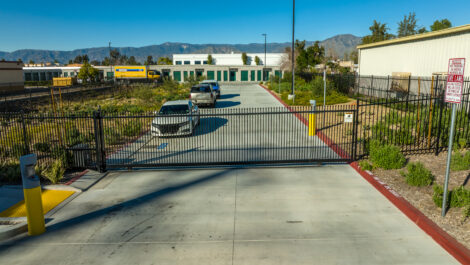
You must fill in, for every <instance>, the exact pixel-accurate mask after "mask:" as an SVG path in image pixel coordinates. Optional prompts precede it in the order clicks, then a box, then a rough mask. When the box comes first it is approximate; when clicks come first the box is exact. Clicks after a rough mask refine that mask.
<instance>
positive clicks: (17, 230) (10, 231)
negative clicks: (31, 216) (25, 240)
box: [0, 222, 28, 242]
mask: <svg viewBox="0 0 470 265" xmlns="http://www.w3.org/2000/svg"><path fill="white" fill-rule="evenodd" d="M25 232H28V223H27V222H21V223H19V224H15V225H11V226H9V227H8V228H5V229H0V242H1V241H4V240H7V239H10V238H12V237H15V236H17V235H19V234H22V233H25Z"/></svg>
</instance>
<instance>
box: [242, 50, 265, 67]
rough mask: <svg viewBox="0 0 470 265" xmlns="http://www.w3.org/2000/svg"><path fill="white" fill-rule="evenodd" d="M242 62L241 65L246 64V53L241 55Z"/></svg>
mask: <svg viewBox="0 0 470 265" xmlns="http://www.w3.org/2000/svg"><path fill="white" fill-rule="evenodd" d="M242 62H243V65H247V64H248V55H246V52H244V53H242ZM265 64H266V62H265Z"/></svg>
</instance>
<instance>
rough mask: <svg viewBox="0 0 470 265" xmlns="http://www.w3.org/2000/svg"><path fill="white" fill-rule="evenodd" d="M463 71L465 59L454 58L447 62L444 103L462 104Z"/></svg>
mask: <svg viewBox="0 0 470 265" xmlns="http://www.w3.org/2000/svg"><path fill="white" fill-rule="evenodd" d="M464 71H465V58H454V59H450V60H449V71H448V74H447V86H446V99H445V101H446V102H448V103H456V104H460V103H461V102H462V89H463V76H464Z"/></svg>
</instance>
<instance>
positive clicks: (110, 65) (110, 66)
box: [108, 42, 113, 73]
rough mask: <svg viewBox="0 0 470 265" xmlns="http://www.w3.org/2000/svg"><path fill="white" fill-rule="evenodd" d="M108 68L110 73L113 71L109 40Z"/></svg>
mask: <svg viewBox="0 0 470 265" xmlns="http://www.w3.org/2000/svg"><path fill="white" fill-rule="evenodd" d="M108 47H109V69H110V70H111V73H112V72H113V65H112V64H111V42H109V46H108Z"/></svg>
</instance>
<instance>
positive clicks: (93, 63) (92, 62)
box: [90, 60, 101, 65]
mask: <svg viewBox="0 0 470 265" xmlns="http://www.w3.org/2000/svg"><path fill="white" fill-rule="evenodd" d="M90 64H91V65H101V62H100V61H98V60H93V61H91V62H90Z"/></svg>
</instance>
